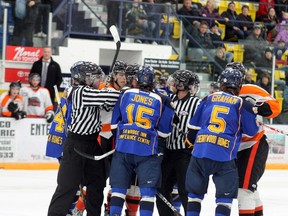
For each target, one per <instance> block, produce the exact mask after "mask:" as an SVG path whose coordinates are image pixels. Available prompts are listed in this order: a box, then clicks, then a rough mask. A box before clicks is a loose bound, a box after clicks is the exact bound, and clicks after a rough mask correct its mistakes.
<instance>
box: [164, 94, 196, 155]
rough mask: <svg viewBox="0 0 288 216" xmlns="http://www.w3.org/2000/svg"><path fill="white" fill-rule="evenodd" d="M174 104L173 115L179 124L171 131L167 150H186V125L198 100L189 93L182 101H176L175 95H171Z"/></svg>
mask: <svg viewBox="0 0 288 216" xmlns="http://www.w3.org/2000/svg"><path fill="white" fill-rule="evenodd" d="M171 99H172V102H173V104H174V110H175V113H176V114H177V115H178V117H179V119H180V122H179V123H178V124H177V125H176V126H175V127H174V126H173V129H172V133H171V135H170V136H169V138H168V141H167V148H168V149H171V150H179V149H186V148H187V146H186V145H185V144H184V140H185V136H186V135H185V134H186V133H187V131H188V128H187V124H188V123H189V120H190V119H191V117H192V116H193V115H194V113H195V111H196V108H197V106H198V105H199V103H200V98H198V97H195V96H191V95H190V94H189V93H188V94H187V95H186V96H185V97H184V98H182V99H178V97H177V95H176V94H172V95H171Z"/></svg>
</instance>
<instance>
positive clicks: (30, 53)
mask: <svg viewBox="0 0 288 216" xmlns="http://www.w3.org/2000/svg"><path fill="white" fill-rule="evenodd" d="M42 53H43V48H38V47H22V46H7V47H6V60H10V61H17V62H35V61H37V60H39V59H40V57H41V56H42Z"/></svg>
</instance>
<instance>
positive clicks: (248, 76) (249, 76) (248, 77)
mask: <svg viewBox="0 0 288 216" xmlns="http://www.w3.org/2000/svg"><path fill="white" fill-rule="evenodd" d="M243 84H255V82H254V80H252V72H251V71H250V70H249V69H248V70H247V71H246V72H245V78H244V80H243Z"/></svg>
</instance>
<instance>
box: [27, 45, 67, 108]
mask: <svg viewBox="0 0 288 216" xmlns="http://www.w3.org/2000/svg"><path fill="white" fill-rule="evenodd" d="M51 55H52V50H51V48H50V47H44V48H43V56H42V57H41V58H40V59H39V60H38V61H36V62H34V63H33V65H32V68H31V70H30V73H38V74H39V75H40V76H41V86H42V87H45V88H47V89H48V90H49V93H50V97H51V101H52V103H53V104H54V100H55V92H54V88H53V86H54V85H57V87H58V88H59V87H60V84H61V83H62V80H63V79H62V72H61V68H60V65H59V64H58V63H57V62H55V61H54V60H53V58H52V57H51Z"/></svg>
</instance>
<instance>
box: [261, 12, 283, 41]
mask: <svg viewBox="0 0 288 216" xmlns="http://www.w3.org/2000/svg"><path fill="white" fill-rule="evenodd" d="M259 20H260V21H261V22H264V24H265V27H266V29H267V40H268V41H273V40H274V38H275V37H276V35H277V33H278V31H277V30H276V25H277V24H278V23H279V22H280V21H279V19H278V17H277V16H276V13H275V9H274V8H269V9H268V13H267V14H265V15H263V16H261V17H259Z"/></svg>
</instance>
